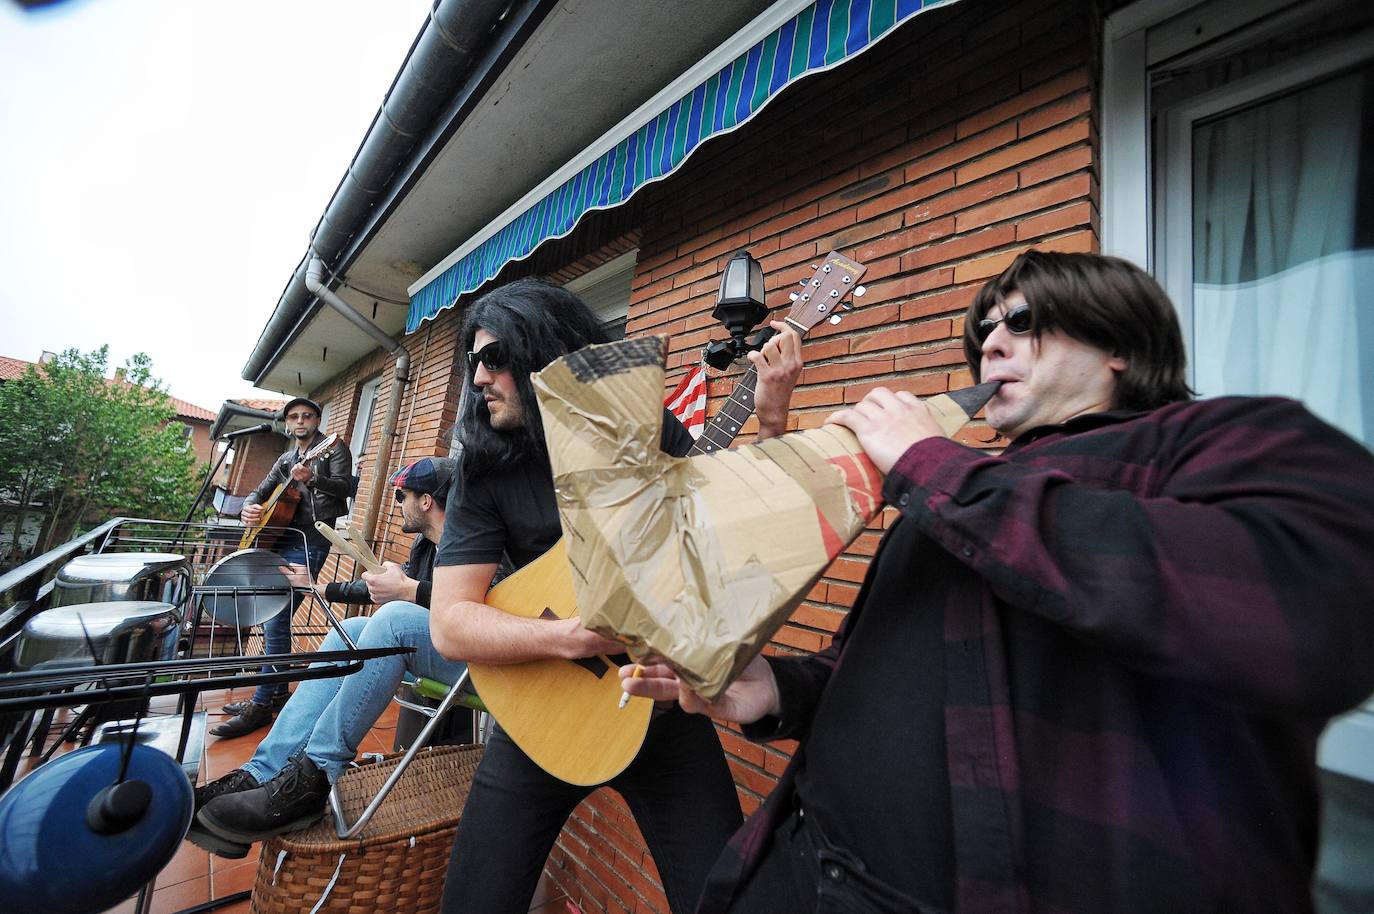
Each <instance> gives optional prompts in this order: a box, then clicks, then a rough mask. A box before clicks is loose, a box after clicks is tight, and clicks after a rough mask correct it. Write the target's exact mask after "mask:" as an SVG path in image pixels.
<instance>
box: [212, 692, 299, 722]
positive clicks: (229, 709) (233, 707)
mask: <svg viewBox="0 0 1374 914" xmlns="http://www.w3.org/2000/svg"><path fill="white" fill-rule="evenodd" d="M290 697H291V693H290V692H278V693H277V694H276V695H273V696H272V701H271V702H269V703H268V705H267V708H268V710H269V711H271V712H272V713H273V714H276V713H277V712H278V711H280V710H281V709H282V708H284V707H286V700H287V699H288V698H290ZM252 703H253V701H252V699H249V698H243V699H240V700H239V701H231V702H229V704H227V705H225V706H224V707H222V708H220V710H221V711H223V712H224V713H225V714H228V715H229V716H230V717H238V716H239V715H240V714H242V713H243V712H244V711H245V710H247V709H248V706H249V705H251V704H252Z"/></svg>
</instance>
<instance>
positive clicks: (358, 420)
mask: <svg viewBox="0 0 1374 914" xmlns="http://www.w3.org/2000/svg"><path fill="white" fill-rule="evenodd" d="M381 386H382V376H381V375H377V376H376V377H375V378H369V379H368V380H366V381H364V382H363V383H362V384H361V385H360V386H359V388H358V411H357V413H355V414H354V416H353V437H351V438H349V439H348V443H349V445H350V446H351V448H352V451H353V472H354V473H357V472H358V467H359V465H360V464H361V463H362V459H363V457H364V456H366V454H367V439H368V436H369V435H371V434H372V418H373V415H374V414H375V413H376V412H377V391H378V390H380V389H381Z"/></svg>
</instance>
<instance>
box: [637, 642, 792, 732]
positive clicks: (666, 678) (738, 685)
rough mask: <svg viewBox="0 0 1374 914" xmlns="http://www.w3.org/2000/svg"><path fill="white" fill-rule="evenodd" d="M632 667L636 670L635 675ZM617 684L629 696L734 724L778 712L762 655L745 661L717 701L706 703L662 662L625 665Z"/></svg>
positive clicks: (775, 689) (774, 682) (779, 706)
mask: <svg viewBox="0 0 1374 914" xmlns="http://www.w3.org/2000/svg"><path fill="white" fill-rule="evenodd" d="M636 667H639V669H640V674H639V675H638V676H636V675H635V668H636ZM620 685H621V688H623V689H624V690H625V691H626V692H629V693H630V694H631V695H641V696H643V697H645V698H652V699H653V700H654V701H677V702H678V703H679V704H681V705H682V710H684V711H687V712H688V713H690V714H706V715H708V716H710V717H715V718H718V719H720V720H729V721H733V722H735V723H737V724H752V723H754V721H756V720H759V719H761V718H764V717H767V716H768V715H770V714H771V715H773V716H775V717H776V716H777V715H778V714H779V712H780V711H781V710H782V700H781V698H780V697H779V696H778V682H777V680H776V679H775V678H774V677H773V668H772V667H771V666H769V665H768V661H766V660H764V659H763V656H762V655H759V656H757V657H755V658H754V659H753V660H751V661H749V665H748V666H746V667H745V668H744V671H743V672H742V673H740V674H739V678H737V679H736V680H735V681H734V682H732V683H730V688H728V689H726V690H725V694H724V695H722V696H721V697H720V699H719V700H718V701H713V702H712V701H707V700H706V699H704V698H702V697H701V696H700V695H698V694H697V693H696V692H693V691H692V690H691V689H689V688H687V686H685V685H684V684H683V683H682V681H681V680H680V679H678V678H677V674H676V673H674V672H673V668H672V667H670V666H668V665H667V664H666V663H653V662H650V663H645V664H634V663H630V664H626V665H625V666H622V667H621V668H620Z"/></svg>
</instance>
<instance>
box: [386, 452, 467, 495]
mask: <svg viewBox="0 0 1374 914" xmlns="http://www.w3.org/2000/svg"><path fill="white" fill-rule="evenodd" d="M457 466H458V461H456V460H453V459H452V458H450V457H421V458H420V459H419V460H417V461H415V462H414V463H412V464H410V465H409V466H404V467H401V468H400V469H399V470H397V471H396V472H395V473H392V474H391V480H390V481H391V484H392V485H393V486H395V487H396V488H398V489H409V490H410V491H412V492H419V493H420V494H422V495H433V494H434V493H436V492H447V491H448V484H449V481H450V480H451V479H452V478H453V471H454V469H456V468H457Z"/></svg>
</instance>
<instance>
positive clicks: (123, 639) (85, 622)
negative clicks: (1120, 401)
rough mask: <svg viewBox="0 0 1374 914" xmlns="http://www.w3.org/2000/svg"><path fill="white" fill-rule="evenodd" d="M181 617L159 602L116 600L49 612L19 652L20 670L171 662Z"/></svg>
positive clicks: (32, 624) (28, 629)
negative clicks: (99, 664)
mask: <svg viewBox="0 0 1374 914" xmlns="http://www.w3.org/2000/svg"><path fill="white" fill-rule="evenodd" d="M180 622H181V611H180V610H179V609H178V608H177V607H175V606H173V605H172V604H171V603H162V602H159V601H156V600H111V601H107V602H103V603H79V604H74V605H70V606H58V607H55V608H53V609H48V610H44V611H43V612H41V613H39V614H38V615H36V616H34V617H33V618H32V619H30V620H29V621H28V622H27V623H26V624H25V625H24V631H23V632H22V633H21V634H20V635H19V641H18V644H17V646H16V648H15V658H14V659H15V665H16V666H17V667H18V668H19V669H21V670H33V669H40V668H42V669H45V668H49V667H58V666H89V665H92V664H93V663H96V662H99V663H102V664H105V663H139V662H143V661H148V660H171V659H172V658H173V657H174V656H175V655H176V648H177V631H178V626H179V624H180Z"/></svg>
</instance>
